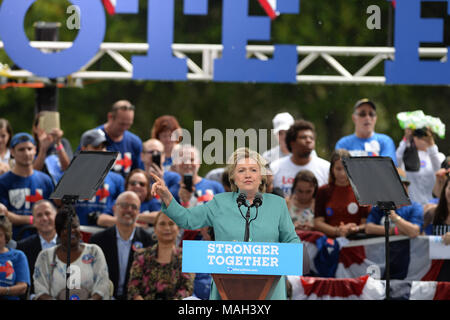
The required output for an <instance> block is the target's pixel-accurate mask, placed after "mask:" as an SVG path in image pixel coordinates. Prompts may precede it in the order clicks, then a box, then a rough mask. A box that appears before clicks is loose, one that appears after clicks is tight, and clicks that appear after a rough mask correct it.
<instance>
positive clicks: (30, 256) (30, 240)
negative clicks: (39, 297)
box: [16, 234, 42, 293]
mask: <svg viewBox="0 0 450 320" xmlns="http://www.w3.org/2000/svg"><path fill="white" fill-rule="evenodd" d="M16 249H18V250H21V251H23V253H25V255H26V256H27V260H28V268H29V269H30V280H31V281H30V282H31V287H30V293H34V286H33V273H34V264H35V263H36V259H37V257H38V255H39V252H41V250H42V246H41V239H40V238H39V235H38V234H33V235H31V236H29V237H27V238H25V239H23V240H20V241H19V242H17V247H16Z"/></svg>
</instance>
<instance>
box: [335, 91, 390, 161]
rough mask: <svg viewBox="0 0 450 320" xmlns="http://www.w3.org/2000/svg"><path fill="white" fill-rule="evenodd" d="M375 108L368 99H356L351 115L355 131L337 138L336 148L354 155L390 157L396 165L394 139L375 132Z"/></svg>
mask: <svg viewBox="0 0 450 320" xmlns="http://www.w3.org/2000/svg"><path fill="white" fill-rule="evenodd" d="M376 109H377V108H376V106H375V103H373V102H372V101H370V100H369V99H361V100H358V101H357V102H356V104H355V106H354V107H353V110H354V111H353V115H352V120H353V123H354V124H355V133H354V134H352V135H348V136H345V137H343V138H341V139H339V141H338V142H337V143H336V149H346V150H348V151H349V152H350V154H351V155H352V156H354V157H357V156H384V157H391V158H392V160H393V161H394V164H395V165H396V166H397V158H396V155H395V144H394V141H393V140H392V138H391V137H389V136H388V135H385V134H382V133H376V132H375V124H376V123H377V113H376Z"/></svg>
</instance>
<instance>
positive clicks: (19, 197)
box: [0, 170, 54, 240]
mask: <svg viewBox="0 0 450 320" xmlns="http://www.w3.org/2000/svg"><path fill="white" fill-rule="evenodd" d="M53 188H54V187H53V183H52V180H51V179H50V177H49V176H48V175H47V174H45V173H42V172H40V171H38V170H33V174H32V175H31V176H29V177H21V176H18V175H16V174H14V173H12V171H8V172H6V173H5V174H2V175H1V176H0V202H1V203H3V204H4V205H5V206H6V207H7V208H8V211H11V212H14V213H15V214H18V215H22V216H30V215H31V214H32V209H33V205H34V204H35V203H36V202H37V201H39V200H42V199H49V198H50V195H51V194H52V192H53ZM22 227H23V226H13V239H14V240H17V239H16V237H17V235H18V233H19V230H20V229H21V228H22Z"/></svg>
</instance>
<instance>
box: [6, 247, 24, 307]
mask: <svg viewBox="0 0 450 320" xmlns="http://www.w3.org/2000/svg"><path fill="white" fill-rule="evenodd" d="M18 282H25V283H26V284H28V286H30V270H29V269H28V260H27V257H26V256H25V253H23V252H22V251H20V250H16V249H9V251H8V252H5V253H0V287H11V286H14V285H16V284H17V283H18ZM1 298H2V299H6V300H19V297H18V296H2V297H1ZM0 300H1V299H0Z"/></svg>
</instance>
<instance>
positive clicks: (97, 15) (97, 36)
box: [0, 0, 106, 78]
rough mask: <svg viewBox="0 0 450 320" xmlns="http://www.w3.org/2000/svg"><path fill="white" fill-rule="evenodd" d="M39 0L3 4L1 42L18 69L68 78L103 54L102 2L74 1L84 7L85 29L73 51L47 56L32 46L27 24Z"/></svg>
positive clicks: (82, 8)
mask: <svg viewBox="0 0 450 320" xmlns="http://www.w3.org/2000/svg"><path fill="white" fill-rule="evenodd" d="M35 1H36V0H21V1H17V0H3V3H2V6H1V8H0V38H1V39H2V41H3V43H4V47H5V51H6V53H7V54H8V56H9V57H10V58H11V60H13V61H14V62H15V63H16V64H17V65H18V66H20V67H21V68H23V69H25V70H29V71H30V72H32V73H34V74H35V75H37V76H41V77H49V78H57V77H65V76H68V75H70V74H71V73H73V72H76V71H78V70H80V68H81V67H83V66H84V65H85V64H86V63H87V62H88V61H89V60H90V59H91V58H92V57H93V56H94V55H95V54H96V53H97V52H98V50H99V48H100V44H101V43H102V41H103V38H104V35H105V28H106V22H105V11H104V8H103V5H102V3H101V0H70V2H71V3H73V4H74V5H77V6H79V7H80V12H81V28H80V30H79V32H78V36H77V38H76V39H75V41H74V42H73V45H72V47H71V48H69V49H66V50H63V51H61V52H56V53H43V52H42V51H40V50H39V49H35V48H32V47H31V46H30V44H29V39H28V38H27V36H26V34H25V31H24V29H23V28H24V27H23V23H24V19H25V15H26V13H27V11H28V9H29V8H30V7H31V6H32V5H33V3H34V2H35Z"/></svg>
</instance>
